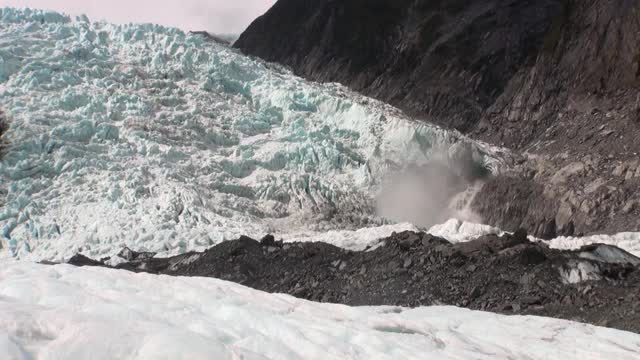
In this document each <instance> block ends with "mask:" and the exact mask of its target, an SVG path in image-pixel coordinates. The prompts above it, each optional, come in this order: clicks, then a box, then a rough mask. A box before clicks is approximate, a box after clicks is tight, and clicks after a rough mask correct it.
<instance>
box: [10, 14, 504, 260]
mask: <svg viewBox="0 0 640 360" xmlns="http://www.w3.org/2000/svg"><path fill="white" fill-rule="evenodd" d="M0 25H1V26H0V81H1V82H2V86H1V87H0V107H2V109H4V110H5V111H6V113H7V114H8V115H9V117H10V121H11V127H10V129H9V131H8V132H7V134H6V140H7V141H8V143H9V144H10V145H9V147H8V149H7V151H6V154H5V156H4V158H3V160H2V162H1V163H0V179H1V180H2V184H3V186H4V189H5V193H6V195H4V199H3V200H4V201H3V204H2V207H1V208H0V226H2V229H3V230H2V233H3V235H4V236H3V237H4V240H3V242H4V243H5V245H7V247H8V248H10V249H11V250H12V252H15V253H17V254H18V255H19V256H21V257H32V258H36V259H44V258H46V259H65V258H69V257H70V256H71V255H73V254H74V253H76V252H78V251H81V252H83V253H86V254H88V255H90V256H93V257H101V256H105V255H113V254H114V253H115V252H117V251H119V250H120V248H121V247H122V246H123V245H128V246H129V247H131V248H133V249H136V250H148V251H154V252H159V253H161V254H165V255H168V254H175V253H180V252H184V251H187V250H197V249H203V248H205V247H208V246H210V245H212V244H214V243H217V242H219V241H222V240H224V239H230V238H235V237H237V236H239V235H241V234H248V235H252V236H255V237H259V236H262V235H264V234H265V233H267V232H271V230H277V231H278V232H280V233H289V232H297V231H302V232H306V231H326V230H338V231H340V230H355V229H358V228H361V227H369V226H375V225H384V221H382V220H381V219H380V218H378V217H377V216H375V213H374V205H373V198H374V196H375V193H376V191H377V187H378V186H379V182H380V180H381V179H382V178H384V176H385V174H387V173H389V172H393V171H399V170H400V169H402V168H403V167H405V166H408V165H415V164H417V165H420V164H421V163H425V162H427V161H429V160H430V159H431V158H432V157H433V156H434V154H438V155H439V156H444V158H445V159H447V158H452V159H453V158H456V159H458V158H460V157H461V156H462V157H467V158H469V159H470V160H471V161H472V162H475V163H477V164H479V165H481V166H484V167H488V168H497V167H499V156H495V154H494V152H495V151H494V149H491V148H489V147H486V146H484V145H482V144H478V143H475V142H472V141H470V140H468V139H466V138H464V137H462V136H460V135H459V134H458V133H456V132H453V131H447V130H443V129H440V128H437V127H434V126H431V125H428V124H426V123H423V122H414V121H411V120H410V119H409V118H407V117H405V116H404V115H403V114H401V113H400V112H399V111H397V110H396V109H394V108H392V107H389V106H387V105H384V104H382V103H380V102H377V101H374V100H371V99H368V98H365V97H362V96H359V95H357V94H354V93H352V92H350V91H348V90H346V89H345V88H343V87H341V86H339V85H337V84H324V85H323V84H314V83H309V82H306V81H304V80H302V79H300V78H297V77H295V76H293V75H292V74H291V73H290V72H289V71H286V70H284V69H282V68H280V67H279V66H276V65H272V64H266V63H263V62H261V61H259V60H256V59H251V58H247V57H244V56H242V55H240V54H238V53H236V52H235V51H234V50H233V49H229V48H228V47H225V46H220V45H218V44H216V43H213V42H207V41H205V40H204V39H203V38H202V37H201V36H199V35H195V34H185V33H184V32H182V31H180V30H177V29H171V28H165V27H161V26H157V25H151V24H147V25H118V26H116V25H110V24H106V23H91V22H89V21H88V19H86V18H78V19H72V18H70V17H68V16H65V15H61V14H56V13H52V12H43V11H38V10H17V9H12V8H3V9H0Z"/></svg>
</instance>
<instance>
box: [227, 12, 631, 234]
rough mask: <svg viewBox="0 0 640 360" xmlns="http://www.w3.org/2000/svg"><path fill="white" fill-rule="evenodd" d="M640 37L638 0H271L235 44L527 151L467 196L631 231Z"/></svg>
mask: <svg viewBox="0 0 640 360" xmlns="http://www.w3.org/2000/svg"><path fill="white" fill-rule="evenodd" d="M638 43H640V2H638V1H634V0H622V1H609V0H537V1H528V0H473V1H458V0H456V1H434V0H375V1H364V0H344V1H330V0H318V1H304V0H280V1H278V2H277V3H276V5H274V6H273V8H272V9H271V10H269V11H268V12H267V13H266V14H265V15H263V16H262V17H260V18H258V19H257V20H256V21H255V22H254V23H253V24H252V25H251V26H250V27H249V28H248V29H247V31H246V32H245V33H244V34H242V36H241V37H240V39H239V40H238V41H237V42H236V44H235V46H236V47H238V48H239V49H241V50H242V51H243V52H245V53H246V54H250V55H256V56H259V57H261V58H264V59H266V60H268V61H275V62H279V63H282V64H285V65H287V66H290V67H291V68H292V69H293V71H294V72H295V73H297V74H299V75H302V76H304V77H307V78H310V79H312V80H319V81H338V82H341V83H343V84H345V85H347V86H349V87H351V88H353V89H355V90H357V91H360V92H362V93H364V94H366V95H369V96H372V97H375V98H378V99H380V100H383V101H385V102H388V103H391V104H392V105H395V106H398V107H399V108H401V109H403V110H405V111H407V112H408V113H410V114H412V115H414V116H417V117H421V118H424V119H425V120H426V121H430V122H434V123H437V124H441V125H444V126H447V127H452V128H456V129H459V130H462V131H463V132H466V133H467V134H469V135H470V136H471V137H474V138H477V139H480V140H484V141H487V142H490V143H493V144H496V145H500V146H505V147H508V148H510V149H512V150H514V151H518V152H527V153H529V154H535V159H531V157H529V159H528V160H527V161H526V163H525V164H523V165H522V166H521V167H519V168H518V169H514V171H511V172H510V173H508V174H502V175H500V176H499V177H497V178H495V179H493V180H490V181H489V182H488V183H487V185H486V186H485V188H484V189H483V190H482V193H483V194H484V195H481V196H479V197H477V198H476V199H475V203H474V208H475V209H476V210H477V212H479V213H480V215H482V216H483V217H484V218H485V221H486V222H489V223H491V224H492V225H497V226H503V227H504V228H506V229H508V230H512V231H513V230H515V229H517V228H519V227H525V228H527V230H529V232H531V233H533V234H534V235H536V236H540V237H550V236H553V235H554V233H556V234H563V235H564V234H567V235H568V234H572V233H575V234H580V233H593V232H619V231H638V230H640V221H639V220H638V218H639V216H640V195H638V194H637V191H633V190H632V189H634V188H637V186H638V182H639V181H640V163H639V162H638V154H640V142H639V141H637V140H636V139H637V138H638V137H640V50H638V46H637V44H638ZM558 174H559V175H558ZM504 186H513V188H512V189H504ZM505 203H508V204H509V207H510V208H511V209H512V210H513V212H512V211H508V210H506V208H505V207H504V206H503V204H505Z"/></svg>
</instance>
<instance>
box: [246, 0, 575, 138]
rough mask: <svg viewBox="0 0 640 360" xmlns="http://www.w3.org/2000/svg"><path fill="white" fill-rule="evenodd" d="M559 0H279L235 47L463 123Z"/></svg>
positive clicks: (527, 55)
mask: <svg viewBox="0 0 640 360" xmlns="http://www.w3.org/2000/svg"><path fill="white" fill-rule="evenodd" d="M564 3H565V1H563V0H538V1H521V0H476V1H466V0H462V1H461V0H455V1H433V0H345V1H331V0H317V1H305V0H280V1H278V2H277V3H276V4H275V5H274V6H273V8H271V9H270V10H269V11H268V12H267V13H266V14H265V15H263V16H262V17H260V18H258V19H257V20H255V21H254V23H253V24H251V26H250V27H249V28H248V29H247V30H246V31H245V32H244V33H243V34H242V35H241V37H240V38H239V39H238V41H237V42H236V43H235V45H234V46H235V47H237V48H239V49H240V50H242V51H243V52H244V53H246V54H249V55H256V56H259V57H261V58H263V59H266V60H268V61H275V62H279V63H282V64H285V65H288V66H290V67H291V68H292V69H293V70H294V72H296V73H297V74H299V75H302V76H305V77H308V78H311V79H313V80H319V81H337V82H341V83H343V84H345V85H348V86H350V87H352V88H354V89H356V90H358V91H360V92H363V93H364V94H366V95H370V96H372V97H375V98H378V99H380V100H383V101H385V102H388V103H391V104H393V105H396V106H398V107H399V108H401V109H403V110H405V111H407V112H409V113H411V114H413V115H417V116H421V117H425V118H426V119H428V120H429V121H432V122H435V123H439V124H444V125H447V126H450V127H454V128H457V129H459V130H463V131H470V130H472V129H473V128H475V126H476V124H477V123H478V121H479V120H480V118H481V117H482V115H483V112H484V111H485V110H486V109H487V108H489V107H490V106H491V105H492V104H493V103H494V102H495V100H496V99H497V98H498V97H499V96H500V95H501V94H502V93H503V92H504V89H505V87H506V86H507V84H508V83H509V81H510V79H511V78H512V77H513V76H514V75H515V74H516V73H517V72H518V71H519V70H520V69H522V68H524V67H526V66H528V65H530V64H531V63H533V62H534V60H535V57H536V56H537V53H538V51H539V49H540V48H541V47H542V46H543V45H544V39H545V36H546V34H547V33H548V31H549V29H550V28H551V24H552V22H553V19H554V18H556V17H558V16H560V15H561V14H562V13H563V11H564V7H565V5H564Z"/></svg>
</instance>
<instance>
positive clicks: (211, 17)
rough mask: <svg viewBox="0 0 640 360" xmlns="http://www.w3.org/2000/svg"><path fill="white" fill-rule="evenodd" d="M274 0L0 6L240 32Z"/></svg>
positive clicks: (54, 0) (62, 0)
mask: <svg viewBox="0 0 640 360" xmlns="http://www.w3.org/2000/svg"><path fill="white" fill-rule="evenodd" d="M275 1H276V0H0V7H2V6H13V7H31V8H40V9H50V10H56V11H61V12H66V13H68V14H71V15H78V14H86V15H88V16H89V18H90V19H91V20H92V21H98V20H107V21H109V22H115V23H129V22H136V23H139V22H153V23H158V24H162V25H168V26H176V27H179V28H182V29H183V30H208V31H212V32H216V33H240V32H242V31H243V30H244V29H245V28H246V27H247V26H248V25H249V24H250V23H251V21H252V20H253V19H255V18H256V17H258V16H259V15H261V14H263V13H264V12H265V11H267V9H269V7H271V5H272V4H273V3H275Z"/></svg>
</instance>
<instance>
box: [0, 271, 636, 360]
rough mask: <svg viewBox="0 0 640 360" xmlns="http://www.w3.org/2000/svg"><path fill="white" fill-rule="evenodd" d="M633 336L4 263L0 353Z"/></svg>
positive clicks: (571, 345)
mask: <svg viewBox="0 0 640 360" xmlns="http://www.w3.org/2000/svg"><path fill="white" fill-rule="evenodd" d="M638 356H640V335H636V334H632V333H627V332H623V331H618V330H611V329H605V328H598V327H593V326H590V325H584V324H578V323H572V322H568V321H562V320H555V319H547V318H537V317H522V316H513V317H507V316H501V315H496V314H490V313H483V312H476V311H469V310H464V309H458V308H453V307H429V308H418V309H413V310H409V309H403V308H395V307H362V308H352V307H347V306H342V305H330V304H318V303H312V302H308V301H304V300H299V299H296V298H293V297H290V296H285V295H271V294H267V293H263V292H259V291H255V290H252V289H249V288H245V287H243V286H240V285H237V284H233V283H228V282H224V281H220V280H216V279H205V278H179V277H168V276H157V275H149V274H134V273H130V272H126V271H116V270H107V269H99V268H74V267H71V266H68V265H58V266H45V265H37V264H32V263H27V262H14V261H9V262H4V263H2V266H0V358H1V359H5V360H12V359H32V358H37V359H172V360H175V359H189V360H194V359H219V360H222V359H247V360H248V359H323V360H324V359H340V360H344V359H367V360H368V359H528V360H532V359H541V360H542V359H544V360H549V359H562V360H565V359H580V360H588V359H618V360H622V359H638Z"/></svg>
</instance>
